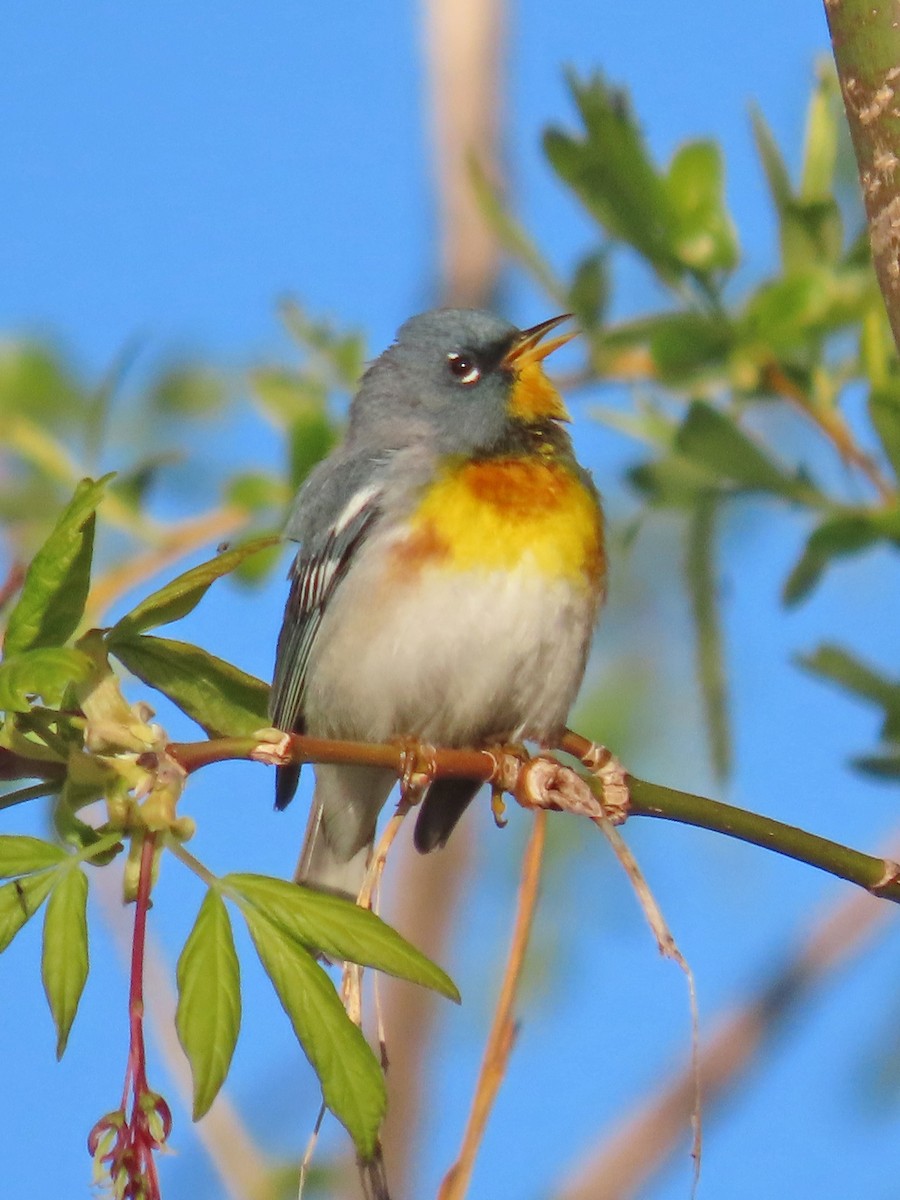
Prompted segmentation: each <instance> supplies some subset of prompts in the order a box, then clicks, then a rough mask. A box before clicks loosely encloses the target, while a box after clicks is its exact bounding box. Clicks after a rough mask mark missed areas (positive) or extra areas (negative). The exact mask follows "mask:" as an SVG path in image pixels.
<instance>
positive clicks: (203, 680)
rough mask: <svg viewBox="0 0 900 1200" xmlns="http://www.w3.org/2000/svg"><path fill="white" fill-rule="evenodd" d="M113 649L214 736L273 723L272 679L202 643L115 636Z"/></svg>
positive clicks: (246, 731) (125, 663)
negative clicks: (267, 680) (266, 680)
mask: <svg viewBox="0 0 900 1200" xmlns="http://www.w3.org/2000/svg"><path fill="white" fill-rule="evenodd" d="M109 648H110V651H111V653H112V654H114V655H115V657H116V658H117V659H118V660H119V662H120V663H122V664H123V666H126V667H127V668H128V670H129V671H131V673H132V675H136V676H137V677H138V679H142V680H143V681H144V683H146V684H149V685H150V687H152V688H156V690H157V691H159V692H162V693H163V695H165V696H168V697H169V699H170V700H171V701H172V703H173V704H177V705H178V707H179V708H180V709H181V710H182V711H183V712H185V713H187V715H188V716H189V717H191V718H192V719H193V720H195V721H196V722H197V724H198V725H199V726H200V727H201V728H202V729H204V730H205V731H206V732H207V733H208V734H209V736H210V737H239V736H240V735H241V734H249V733H254V732H255V731H256V730H257V729H262V728H264V727H265V726H266V725H267V724H268V719H269V718H268V712H267V704H268V697H269V686H268V684H266V683H263V681H262V680H261V679H257V678H256V677H255V676H253V675H248V674H247V672H246V671H242V670H240V668H239V667H233V666H232V665H231V663H227V662H225V661H224V660H223V659H221V658H217V657H216V656H215V655H214V654H210V653H209V652H208V651H206V650H202V649H201V648H200V647H199V646H191V645H189V644H188V643H187V642H176V641H174V640H173V639H172V638H159V637H147V636H146V635H139V636H137V637H118V638H114V639H111V641H110V644H109Z"/></svg>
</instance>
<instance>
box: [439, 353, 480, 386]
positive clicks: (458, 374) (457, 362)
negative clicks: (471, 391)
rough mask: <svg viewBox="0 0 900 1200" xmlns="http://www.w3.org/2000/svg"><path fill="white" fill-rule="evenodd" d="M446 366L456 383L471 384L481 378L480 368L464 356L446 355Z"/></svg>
mask: <svg viewBox="0 0 900 1200" xmlns="http://www.w3.org/2000/svg"><path fill="white" fill-rule="evenodd" d="M447 365H448V366H449V367H450V374H451V375H452V376H453V377H454V379H456V381H457V382H458V383H463V384H473V383H477V382H478V381H479V379H480V378H481V368H480V367H479V366H478V365H477V363H475V362H474V360H473V359H471V358H470V357H469V356H468V355H466V354H456V353H450V354H448V355H447Z"/></svg>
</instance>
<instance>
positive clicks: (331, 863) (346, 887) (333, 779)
mask: <svg viewBox="0 0 900 1200" xmlns="http://www.w3.org/2000/svg"><path fill="white" fill-rule="evenodd" d="M395 782H396V776H395V775H394V773H393V772H392V771H385V770H383V769H382V768H380V767H344V766H330V765H323V764H320V765H319V766H317V767H316V790H315V793H314V795H313V802H312V808H311V809H310V813H309V823H308V825H307V827H306V837H305V839H304V842H303V849H302V850H301V852H300V861H299V862H298V863H297V870H296V872H295V873H294V879H295V881H296V882H297V883H304V884H307V885H308V886H309V887H314V888H318V890H319V891H323V892H334V893H337V894H338V895H342V896H349V897H350V898H351V899H352V900H355V899H356V897H357V896H358V895H359V890H360V888H361V887H362V884H363V880H364V878H365V874H366V868H367V867H368V865H369V859H370V857H371V854H372V843H373V841H374V839H375V823H376V821H377V820H378V814H379V813H380V812H381V809H382V807H383V806H384V802H385V800H387V798H388V795H389V793H390V790H391V788H392V787H393V785H394V783H395Z"/></svg>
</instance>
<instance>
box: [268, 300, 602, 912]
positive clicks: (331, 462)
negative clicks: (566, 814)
mask: <svg viewBox="0 0 900 1200" xmlns="http://www.w3.org/2000/svg"><path fill="white" fill-rule="evenodd" d="M568 319H570V314H564V315H562V316H558V317H553V318H551V319H550V320H546V321H542V322H541V323H540V324H537V325H534V326H532V327H530V328H528V329H519V328H517V327H516V326H515V325H512V324H510V323H509V322H508V321H505V320H503V319H501V318H500V317H497V316H495V315H493V314H491V313H489V312H485V311H481V310H477V309H465V308H440V309H433V310H431V311H429V312H425V313H422V314H419V315H418V316H414V317H412V318H411V319H409V320H408V321H406V323H405V324H403V325H402V326H401V327H400V329H399V331H398V333H397V335H396V339H395V341H394V342H393V343H392V345H391V346H390V347H389V348H388V349H387V350H385V351H384V353H382V354H381V355H380V356H379V357H378V358H376V359H375V360H374V361H373V362H372V363H371V364H370V365H369V366H368V368H367V370H366V371H365V373H364V375H363V377H362V379H361V381H360V384H359V388H358V391H357V392H356V395H355V396H354V398H353V400H352V402H351V405H350V409H349V416H348V421H347V426H346V432H345V436H344V438H343V440H342V441H341V442H340V443H339V445H338V446H337V447H336V448H335V449H334V450H333V451H332V452H331V453H330V455H329V456H328V457H327V458H325V459H324V460H322V461H321V462H320V463H319V464H318V466H317V467H315V468H314V469H313V471H312V472H311V473H310V474H309V476H308V477H307V479H306V480H305V481H304V483H303V484H302V485H301V488H300V490H299V492H298V493H297V497H296V499H295V502H294V505H293V508H292V510H291V513H290V515H289V517H288V520H287V523H286V525H285V530H284V536H285V538H286V539H287V540H289V541H294V542H297V543H299V549H298V551H297V554H296V558H295V559H294V562H293V565H292V567H291V569H290V572H289V579H290V588H289V593H288V597H287V601H286V605H285V611H284V619H283V622H282V626H281V632H280V634H279V637H278V642H277V649H276V655H275V670H274V680H273V684H272V689H271V701H270V719H271V722H272V724H273V726H274V727H275V728H277V729H279V730H281V731H283V732H287V733H306V734H310V735H312V736H316V737H321V738H335V739H348V740H356V741H368V742H385V741H393V740H396V739H414V740H417V741H420V742H424V743H427V744H430V745H434V746H442V747H456V748H462V747H476V746H485V745H489V744H497V743H507V744H519V743H521V742H523V741H533V742H536V743H538V744H544V745H547V744H550V743H552V741H553V739H554V738H555V737H557V736H558V735H559V734H560V733H561V732H562V730H563V729H564V728H565V724H566V720H567V716H568V713H569V709H570V707H571V705H572V703H573V701H574V699H575V695H576V693H577V691H578V689H579V686H580V684H581V680H582V677H583V674H584V670H585V664H586V661H587V656H588V651H589V647H590V644H591V640H592V636H593V630H594V625H595V622H596V619H597V616H598V611H599V608H600V606H601V604H602V602H603V599H604V597H605V591H606V574H607V571H606V553H605V547H604V522H603V512H602V507H601V501H600V496H599V493H598V491H597V488H596V487H595V485H594V483H593V480H592V478H591V476H590V474H589V473H588V472H587V471H586V470H585V469H584V468H582V467H581V466H580V464H579V463H578V462H577V460H576V458H575V454H574V450H573V446H572V441H571V438H570V437H569V434H568V433H567V432H566V430H565V429H564V428H563V426H564V424H565V423H566V422H568V421H569V420H570V418H569V414H568V412H567V410H566V407H565V404H564V403H563V400H562V397H561V396H560V394H559V392H558V390H557V389H556V387H555V386H554V385H553V383H552V382H551V380H550V379H549V378H548V376H547V375H546V374H545V372H544V369H543V362H544V359H546V358H547V356H548V355H549V354H551V353H552V352H553V351H554V350H556V349H557V348H558V347H560V346H562V345H563V344H565V343H566V342H568V341H569V340H570V339H571V338H572V337H574V336H576V333H575V332H571V331H569V332H565V333H558V334H556V335H555V336H554V337H549V336H548V335H550V334H551V333H553V331H554V330H556V329H557V328H558V326H560V325H561V324H562V323H563V322H564V321H566V320H568ZM576 332H577V331H576ZM299 775H300V767H299V766H294V765H287V766H281V767H278V768H277V778H276V798H275V804H276V807H277V808H278V809H283V808H284V807H285V806H286V805H287V804H288V803H289V802H290V800H291V798H292V797H293V795H294V793H295V791H296V788H297V783H298V779H299ZM315 776H316V782H315V790H314V794H313V800H312V806H311V809H310V815H309V820H308V825H307V830H306V837H305V840H304V844H303V848H302V851H301V854H300V859H299V863H298V866H297V870H296V873H295V876H294V878H295V880H296V881H297V882H298V883H304V884H306V885H308V886H310V887H313V888H316V889H318V890H321V891H325V892H331V893H334V894H338V895H342V896H348V897H351V898H356V896H357V894H358V892H359V890H360V888H361V886H362V883H363V881H364V878H365V874H366V870H367V867H368V864H369V862H370V858H371V855H372V848H373V845H374V838H375V830H376V823H377V819H378V816H379V813H380V811H381V809H382V807H383V806H384V804H385V802H386V800H387V797H388V795H389V793H390V791H391V788H392V786H393V784H395V783H396V776H395V774H394V773H393V772H391V771H388V770H386V769H384V768H379V767H371V766H357V765H329V764H317V765H316V766H315ZM479 786H480V785H479V783H478V781H476V780H467V779H440V778H439V779H436V780H434V781H433V782H431V784H430V786H429V787H428V788H427V791H426V793H425V795H424V798H423V800H422V802H421V804H420V806H419V809H418V814H417V819H416V824H415V829H414V835H413V840H414V844H415V846H416V849H417V850H419V851H420V852H422V853H427V852H428V851H431V850H434V849H436V848H438V847H441V846H443V845H444V844H445V843H446V841H447V839H448V838H449V836H450V834H451V833H452V832H453V829H454V828H455V826H456V824H457V822H458V821H459V820H460V818H461V817H462V815H463V813H464V811H465V809H466V808H467V807H468V805H469V803H470V802H471V800H472V799H473V797H474V796H475V793H476V792H477V791H478V788H479Z"/></svg>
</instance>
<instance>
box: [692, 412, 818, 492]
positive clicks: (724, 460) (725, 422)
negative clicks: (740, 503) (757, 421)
mask: <svg viewBox="0 0 900 1200" xmlns="http://www.w3.org/2000/svg"><path fill="white" fill-rule="evenodd" d="M675 448H676V449H677V450H678V452H679V453H680V454H682V455H684V457H685V458H687V459H689V460H690V461H691V462H694V463H696V464H698V465H700V466H703V467H705V468H706V469H707V470H709V471H711V472H712V473H713V474H714V475H716V476H717V477H718V478H719V479H720V480H722V481H727V482H728V483H730V484H733V485H734V486H736V487H739V488H743V489H748V490H751V491H763V492H774V493H776V494H777V495H781V496H784V497H786V498H787V499H790V500H804V501H807V502H809V501H810V500H811V499H812V498H813V496H814V489H813V488H812V487H811V485H810V484H809V483H808V482H807V481H805V480H803V479H800V478H798V477H797V476H792V475H789V474H788V473H787V472H786V471H785V470H784V469H783V468H782V467H781V466H780V465H776V463H775V462H774V461H773V460H772V459H770V458H769V457H768V456H767V455H766V453H765V451H764V450H763V449H762V447H761V446H760V445H758V444H757V443H756V442H755V441H753V439H752V438H750V437H748V436H747V435H746V434H745V433H744V432H743V431H742V430H740V429H739V428H738V427H737V425H736V424H735V423H734V421H733V420H732V418H731V417H730V416H727V415H726V414H725V413H723V412H721V411H720V410H719V409H717V408H713V407H712V406H711V405H709V404H704V403H703V402H702V401H696V402H695V403H693V404H692V405H691V407H690V409H689V410H688V414H687V416H686V417H685V419H684V421H683V423H682V424H681V426H680V428H679V430H678V432H677V434H676V435H675Z"/></svg>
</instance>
